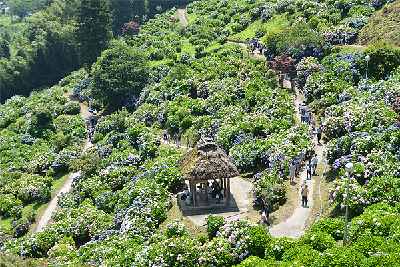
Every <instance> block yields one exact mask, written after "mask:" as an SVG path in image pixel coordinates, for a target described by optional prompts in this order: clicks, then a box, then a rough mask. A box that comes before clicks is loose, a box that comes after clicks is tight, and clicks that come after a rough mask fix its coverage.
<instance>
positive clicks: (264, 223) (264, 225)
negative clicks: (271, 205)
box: [258, 210, 267, 228]
mask: <svg viewBox="0 0 400 267" xmlns="http://www.w3.org/2000/svg"><path fill="white" fill-rule="evenodd" d="M258 214H260V216H261V218H260V221H259V223H260V224H261V225H262V227H264V228H267V216H265V213H264V212H263V211H262V210H259V211H258Z"/></svg>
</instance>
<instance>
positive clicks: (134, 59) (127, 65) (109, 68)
mask: <svg viewBox="0 0 400 267" xmlns="http://www.w3.org/2000/svg"><path fill="white" fill-rule="evenodd" d="M149 72H150V70H149V62H148V58H147V56H146V55H145V54H144V53H143V52H142V51H140V50H139V49H138V48H136V47H130V46H128V45H127V44H126V43H124V42H122V41H113V42H112V45H111V48H110V49H107V50H105V51H104V52H103V53H102V54H101V57H100V58H98V60H97V62H96V63H94V64H93V67H92V71H91V77H92V84H91V91H92V97H93V98H94V99H98V100H103V103H104V104H111V105H112V106H115V107H121V106H122V105H123V101H124V99H125V98H127V97H129V96H132V95H138V94H139V93H140V91H141V89H142V88H143V86H144V85H145V84H146V82H147V81H148V78H149Z"/></svg>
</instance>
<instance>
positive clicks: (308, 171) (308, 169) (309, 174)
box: [306, 160, 312, 180]
mask: <svg viewBox="0 0 400 267" xmlns="http://www.w3.org/2000/svg"><path fill="white" fill-rule="evenodd" d="M311 169H312V163H311V160H310V161H309V162H308V164H307V166H306V170H307V180H308V176H310V180H311Z"/></svg>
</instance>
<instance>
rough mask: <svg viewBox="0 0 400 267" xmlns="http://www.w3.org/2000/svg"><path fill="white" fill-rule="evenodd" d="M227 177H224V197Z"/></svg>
mask: <svg viewBox="0 0 400 267" xmlns="http://www.w3.org/2000/svg"><path fill="white" fill-rule="evenodd" d="M227 179H228V178H224V197H226V190H227V188H226V185H227V184H228V183H227Z"/></svg>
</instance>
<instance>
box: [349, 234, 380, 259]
mask: <svg viewBox="0 0 400 267" xmlns="http://www.w3.org/2000/svg"><path fill="white" fill-rule="evenodd" d="M385 241H386V238H384V237H381V236H374V235H372V234H371V233H368V232H367V233H365V234H364V235H362V236H360V237H359V238H358V239H357V241H356V242H354V243H353V244H352V246H351V247H352V248H354V249H355V250H357V251H358V252H361V253H362V254H364V256H369V255H371V254H374V253H375V252H378V251H379V247H378V244H383V243H385Z"/></svg>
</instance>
